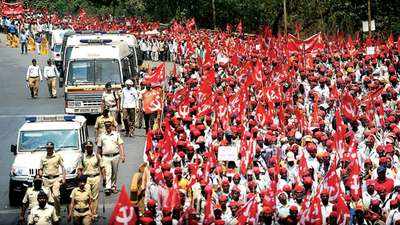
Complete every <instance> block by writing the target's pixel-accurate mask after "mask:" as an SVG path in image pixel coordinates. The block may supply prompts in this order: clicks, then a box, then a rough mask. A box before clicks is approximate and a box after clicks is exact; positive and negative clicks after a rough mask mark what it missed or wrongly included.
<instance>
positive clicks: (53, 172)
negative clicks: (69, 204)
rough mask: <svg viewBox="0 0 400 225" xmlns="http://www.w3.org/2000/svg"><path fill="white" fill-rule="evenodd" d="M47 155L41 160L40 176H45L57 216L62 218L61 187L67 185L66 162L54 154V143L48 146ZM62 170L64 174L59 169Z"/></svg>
mask: <svg viewBox="0 0 400 225" xmlns="http://www.w3.org/2000/svg"><path fill="white" fill-rule="evenodd" d="M46 149H47V154H46V155H45V156H44V157H43V158H42V159H41V160H40V169H39V174H40V175H42V176H43V185H44V186H45V187H48V188H50V190H51V194H52V195H53V199H54V207H55V209H56V213H57V216H60V185H61V183H63V184H64V183H65V169H64V165H63V164H64V160H63V158H62V157H61V155H59V154H58V153H55V152H54V143H53V142H48V143H47V144H46ZM60 168H61V171H62V174H60V172H59V169H60Z"/></svg>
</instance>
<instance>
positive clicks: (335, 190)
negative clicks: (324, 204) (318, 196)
mask: <svg viewBox="0 0 400 225" xmlns="http://www.w3.org/2000/svg"><path fill="white" fill-rule="evenodd" d="M336 169H337V162H336V157H335V158H334V160H333V162H332V164H331V165H330V167H329V170H328V172H327V173H326V176H325V178H324V184H323V188H324V189H327V190H328V191H329V201H336V199H337V198H338V197H339V194H340V193H341V189H340V178H339V176H338V174H337V172H336Z"/></svg>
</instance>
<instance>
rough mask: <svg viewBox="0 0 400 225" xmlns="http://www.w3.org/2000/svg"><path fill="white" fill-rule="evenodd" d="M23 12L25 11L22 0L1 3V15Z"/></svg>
mask: <svg viewBox="0 0 400 225" xmlns="http://www.w3.org/2000/svg"><path fill="white" fill-rule="evenodd" d="M23 13H24V5H23V3H22V2H16V3H7V2H2V4H1V15H3V16H13V15H21V14H23Z"/></svg>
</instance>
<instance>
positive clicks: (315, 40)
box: [286, 33, 324, 54]
mask: <svg viewBox="0 0 400 225" xmlns="http://www.w3.org/2000/svg"><path fill="white" fill-rule="evenodd" d="M286 49H287V51H288V52H289V54H290V53H301V52H303V51H304V53H312V52H313V51H316V50H322V49H324V44H323V40H322V34H321V33H317V34H314V35H313V36H311V37H309V38H307V39H304V40H300V39H298V38H297V37H295V36H294V35H292V34H288V36H287V44H286Z"/></svg>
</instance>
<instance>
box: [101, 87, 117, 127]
mask: <svg viewBox="0 0 400 225" xmlns="http://www.w3.org/2000/svg"><path fill="white" fill-rule="evenodd" d="M105 88H106V90H105V91H104V92H103V95H102V97H101V103H102V108H103V109H108V110H110V112H109V114H110V116H112V117H114V118H115V119H117V112H118V111H119V98H118V94H117V93H115V91H113V90H112V85H111V82H107V83H106V85H105Z"/></svg>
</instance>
